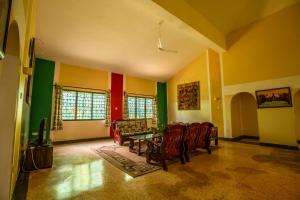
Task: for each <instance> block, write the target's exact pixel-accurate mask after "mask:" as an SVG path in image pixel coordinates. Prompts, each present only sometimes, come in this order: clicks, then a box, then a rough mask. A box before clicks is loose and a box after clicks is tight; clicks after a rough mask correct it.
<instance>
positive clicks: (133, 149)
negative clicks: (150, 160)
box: [129, 132, 153, 156]
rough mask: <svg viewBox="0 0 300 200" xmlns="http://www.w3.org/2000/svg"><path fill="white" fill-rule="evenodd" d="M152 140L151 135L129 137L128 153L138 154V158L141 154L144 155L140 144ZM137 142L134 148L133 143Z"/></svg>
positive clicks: (150, 133)
mask: <svg viewBox="0 0 300 200" xmlns="http://www.w3.org/2000/svg"><path fill="white" fill-rule="evenodd" d="M152 138H153V133H152V132H149V133H145V134H141V135H134V136H130V137H129V151H130V152H133V153H136V154H138V155H139V156H140V155H141V154H142V153H145V151H146V150H145V149H142V147H141V142H143V141H145V140H149V139H152ZM136 142H137V146H135V143H136Z"/></svg>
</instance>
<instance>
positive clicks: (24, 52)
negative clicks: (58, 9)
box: [0, 0, 36, 199]
mask: <svg viewBox="0 0 300 200" xmlns="http://www.w3.org/2000/svg"><path fill="white" fill-rule="evenodd" d="M35 13H36V1H35V0H31V1H29V0H23V1H12V7H11V16H10V26H11V25H12V23H16V24H17V27H18V31H19V32H18V34H19V35H18V38H19V44H16V45H15V47H17V48H19V49H17V51H18V52H17V53H18V58H19V60H18V62H19V63H20V67H19V73H18V74H16V76H19V89H18V95H17V96H18V100H17V102H16V103H17V104H16V112H15V113H16V116H15V134H14V146H13V147H10V149H13V156H12V166H11V169H12V173H11V174H9V175H11V180H10V191H9V192H7V193H6V194H3V193H2V190H1V192H0V198H1V199H10V197H11V194H12V192H13V189H14V186H15V183H16V179H17V175H18V170H19V166H20V163H19V157H20V155H19V152H20V144H21V138H20V136H21V131H26V130H22V127H26V125H25V123H26V122H28V120H29V105H28V104H26V103H24V98H23V97H24V94H23V91H24V86H25V78H26V75H24V74H23V73H22V67H27V66H28V47H29V41H30V38H31V37H33V36H34V35H35ZM15 41H17V39H15ZM3 62H4V61H0V75H1V74H2V70H3V68H4V67H7V66H4V65H3V64H4V63H3ZM12 89H13V88H12ZM24 111H25V112H24ZM7 139H9V138H7ZM2 178H4V177H2ZM6 195H7V196H6Z"/></svg>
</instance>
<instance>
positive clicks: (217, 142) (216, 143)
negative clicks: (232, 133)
mask: <svg viewBox="0 0 300 200" xmlns="http://www.w3.org/2000/svg"><path fill="white" fill-rule="evenodd" d="M218 144H219V139H218V136H216V137H215V145H216V146H218Z"/></svg>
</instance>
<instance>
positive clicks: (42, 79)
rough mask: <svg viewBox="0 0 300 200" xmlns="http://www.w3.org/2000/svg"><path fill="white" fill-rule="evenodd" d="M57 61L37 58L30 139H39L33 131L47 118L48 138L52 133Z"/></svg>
mask: <svg viewBox="0 0 300 200" xmlns="http://www.w3.org/2000/svg"><path fill="white" fill-rule="evenodd" d="M54 69H55V62H54V61H50V60H45V59H40V58H37V59H36V60H35V68H34V75H33V85H32V97H31V109H30V125H29V141H35V140H37V136H33V135H32V133H35V132H38V131H39V127H40V122H41V120H42V119H43V118H47V138H49V134H50V123H51V107H52V91H53V79H54Z"/></svg>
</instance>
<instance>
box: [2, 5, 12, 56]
mask: <svg viewBox="0 0 300 200" xmlns="http://www.w3.org/2000/svg"><path fill="white" fill-rule="evenodd" d="M10 8H11V0H0V17H1V18H0V60H2V59H3V58H4V54H5V48H6V39H7V32H8V25H9V16H10Z"/></svg>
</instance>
